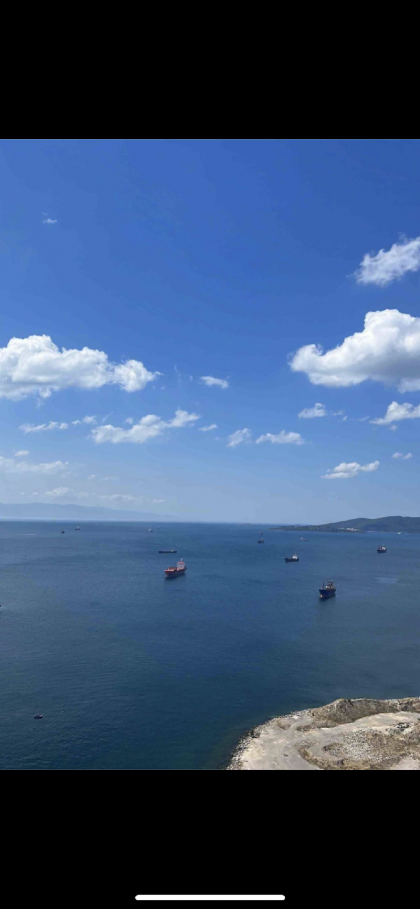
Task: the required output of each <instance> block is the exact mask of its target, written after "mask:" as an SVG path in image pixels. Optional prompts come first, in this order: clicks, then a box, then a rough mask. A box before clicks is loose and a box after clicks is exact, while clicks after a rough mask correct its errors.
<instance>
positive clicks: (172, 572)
mask: <svg viewBox="0 0 420 909" xmlns="http://www.w3.org/2000/svg"><path fill="white" fill-rule="evenodd" d="M186 570H187V566H186V564H185V562H184V559H181V560H180V561H179V562H178V564H177V566H176V568H167V569H166V571H165V577H166V578H168V579H170V578H178V577H179V575H180V574H185V572H186Z"/></svg>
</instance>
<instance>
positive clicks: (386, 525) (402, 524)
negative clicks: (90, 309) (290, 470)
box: [270, 516, 420, 533]
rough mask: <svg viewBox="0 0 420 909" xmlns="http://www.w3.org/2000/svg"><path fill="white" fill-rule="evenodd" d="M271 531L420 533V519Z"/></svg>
mask: <svg viewBox="0 0 420 909" xmlns="http://www.w3.org/2000/svg"><path fill="white" fill-rule="evenodd" d="M270 529H271V530H281V531H286V530H287V531H290V530H292V531H293V530H294V531H298V532H299V533H420V518H403V517H400V516H397V517H387V518H356V519H353V520H352V519H351V518H350V519H349V520H348V521H337V522H336V523H333V524H292V525H291V524H285V525H283V526H280V527H271V528H270Z"/></svg>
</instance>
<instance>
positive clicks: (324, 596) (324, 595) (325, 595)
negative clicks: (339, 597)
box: [319, 590, 337, 600]
mask: <svg viewBox="0 0 420 909" xmlns="http://www.w3.org/2000/svg"><path fill="white" fill-rule="evenodd" d="M336 593H337V591H336V590H320V591H319V595H320V597H321V600H330V599H331V597H335V595H336Z"/></svg>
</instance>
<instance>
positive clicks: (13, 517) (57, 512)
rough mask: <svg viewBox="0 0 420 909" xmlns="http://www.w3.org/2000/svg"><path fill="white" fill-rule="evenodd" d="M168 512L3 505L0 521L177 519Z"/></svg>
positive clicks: (40, 503) (47, 505)
mask: <svg viewBox="0 0 420 909" xmlns="http://www.w3.org/2000/svg"><path fill="white" fill-rule="evenodd" d="M176 520H177V518H176V517H175V516H173V515H168V514H153V513H152V512H135V511H122V510H120V511H118V510H117V509H114V508H89V507H88V506H87V505H49V504H46V505H43V504H42V502H31V503H30V504H29V505H23V504H22V505H21V504H18V505H2V504H1V503H0V521H61V522H63V521H77V523H80V522H81V521H147V522H148V523H149V522H151V521H176Z"/></svg>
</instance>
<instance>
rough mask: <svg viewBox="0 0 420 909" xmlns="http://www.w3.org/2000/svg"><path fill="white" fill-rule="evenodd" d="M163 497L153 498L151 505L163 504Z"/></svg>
mask: <svg viewBox="0 0 420 909" xmlns="http://www.w3.org/2000/svg"><path fill="white" fill-rule="evenodd" d="M164 502H165V499H153V505H163V503H164Z"/></svg>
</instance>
